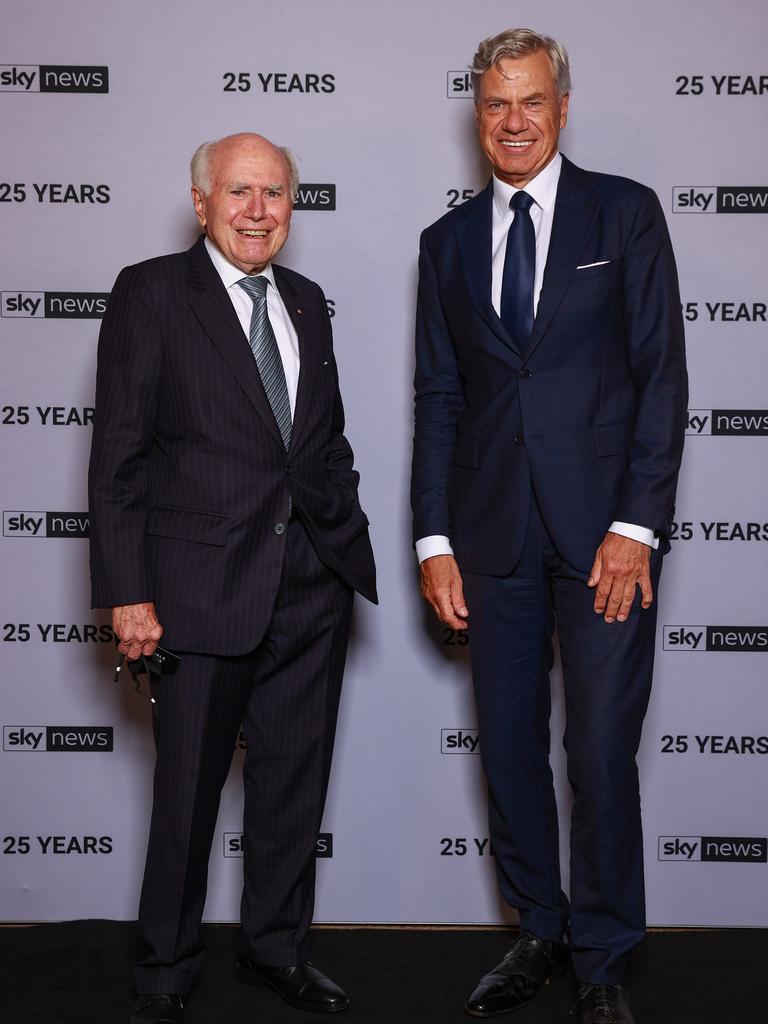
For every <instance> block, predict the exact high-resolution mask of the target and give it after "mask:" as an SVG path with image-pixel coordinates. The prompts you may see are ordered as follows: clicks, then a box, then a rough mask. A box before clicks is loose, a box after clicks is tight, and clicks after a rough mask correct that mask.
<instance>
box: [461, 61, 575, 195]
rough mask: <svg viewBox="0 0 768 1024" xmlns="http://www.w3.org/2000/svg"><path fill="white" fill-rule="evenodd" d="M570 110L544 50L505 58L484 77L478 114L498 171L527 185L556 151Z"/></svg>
mask: <svg viewBox="0 0 768 1024" xmlns="http://www.w3.org/2000/svg"><path fill="white" fill-rule="evenodd" d="M567 116H568V96H567V95H565V96H562V97H561V96H560V95H559V93H558V90H557V83H556V82H555V76H554V73H553V71H552V64H551V62H550V59H549V57H548V55H547V53H546V51H545V50H537V51H536V52H535V53H529V54H527V55H526V56H524V57H517V58H515V59H511V58H502V59H501V60H500V61H498V62H497V63H496V64H494V65H493V67H491V68H490V69H489V70H488V71H486V72H485V74H484V75H483V76H482V78H481V79H480V84H479V88H478V93H477V98H476V105H475V118H476V120H477V128H478V132H479V133H480V144H481V145H482V147H483V149H484V150H485V152H486V155H487V156H488V159H489V160H490V161H491V163H492V164H493V170H494V173H495V174H496V176H497V177H498V178H501V180H502V181H506V182H507V183H508V184H510V185H514V187H515V188H524V187H525V186H526V185H527V184H528V182H529V181H530V180H531V179H532V178H535V177H536V175H537V174H538V173H539V171H542V170H544V168H545V167H546V166H547V164H548V163H549V162H550V160H551V159H552V157H553V156H554V155H555V153H556V152H557V139H558V136H559V135H560V129H561V128H565V123H566V120H567Z"/></svg>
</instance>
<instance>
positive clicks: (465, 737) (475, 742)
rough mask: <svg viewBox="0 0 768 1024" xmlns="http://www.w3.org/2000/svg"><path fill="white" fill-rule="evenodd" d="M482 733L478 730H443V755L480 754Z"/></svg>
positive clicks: (441, 749) (441, 733)
mask: <svg viewBox="0 0 768 1024" xmlns="http://www.w3.org/2000/svg"><path fill="white" fill-rule="evenodd" d="M479 744H480V733H479V732H478V731H477V729H441V730H440V753H441V754H479V753H480V751H479V750H478V746H479Z"/></svg>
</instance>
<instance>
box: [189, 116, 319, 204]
mask: <svg viewBox="0 0 768 1024" xmlns="http://www.w3.org/2000/svg"><path fill="white" fill-rule="evenodd" d="M239 147H244V148H245V149H248V148H249V147H255V148H256V149H259V148H260V147H264V148H263V150H262V152H267V151H268V150H273V151H274V152H276V153H279V154H280V156H281V157H282V158H283V160H284V161H285V163H286V166H287V168H288V176H289V181H290V189H291V194H292V195H293V196H295V195H296V192H297V191H298V188H299V174H298V170H297V168H296V161H295V160H294V158H293V154H292V153H291V151H290V149H286V147H285V146H276V145H275V144H274V143H272V142H270V141H269V139H266V138H265V137H264V136H263V135H258V134H257V133H256V132H237V133H236V134H235V135H225V136H224V138H222V139H217V140H216V141H215V142H204V143H203V144H202V145H201V146H198V147H197V149H196V150H195V152H194V155H193V157H192V164H191V172H192V184H193V185H194V186H196V187H197V188H198V189H200V191H201V192H205V193H207V192H208V191H209V190H210V188H211V165H212V162H213V160H214V158H215V156H216V154H218V155H219V156H221V155H223V154H226V152H227V150H229V151H230V152H234V151H236V150H237V149H238V148H239Z"/></svg>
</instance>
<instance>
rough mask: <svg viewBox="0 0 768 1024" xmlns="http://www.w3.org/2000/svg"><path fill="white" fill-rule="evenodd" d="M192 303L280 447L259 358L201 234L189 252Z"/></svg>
mask: <svg viewBox="0 0 768 1024" xmlns="http://www.w3.org/2000/svg"><path fill="white" fill-rule="evenodd" d="M187 258H188V261H189V276H188V284H189V289H190V299H189V302H190V306H191V307H192V310H193V312H194V314H195V316H196V317H197V319H198V321H199V323H200V326H201V327H202V328H203V330H204V331H205V333H206V334H207V335H208V337H209V338H210V339H211V342H212V343H213V344H214V345H215V346H216V348H217V349H218V351H219V353H220V354H221V356H222V358H223V359H224V361H225V362H226V364H227V365H228V366H229V368H230V370H231V371H232V374H233V376H234V378H235V380H236V381H237V383H238V384H239V385H240V387H241V388H242V389H243V391H244V392H245V394H246V396H247V397H248V399H249V400H250V401H251V403H252V404H253V406H254V407H255V409H256V411H257V412H258V414H259V416H260V417H261V418H262V420H263V421H264V423H265V425H266V426H267V427H268V429H269V431H270V433H271V434H272V435H273V436H274V438H275V440H276V441H277V443H278V444H279V445H280V447H281V448H282V447H283V439H282V437H281V436H280V429H279V427H278V425H277V421H276V420H275V414H274V413H273V412H272V407H271V406H270V404H269V400H268V398H267V396H266V392H265V391H264V385H263V384H262V383H261V377H260V376H259V371H258V367H257V366H256V360H255V359H254V358H253V353H252V352H251V349H250V346H249V344H248V339H247V338H246V337H245V334H244V333H243V328H242V327H241V326H240V321H239V320H238V319H237V314H236V313H235V310H234V307H233V305H232V303H231V301H230V299H229V296H228V295H227V291H226V288H225V287H224V285H223V284H222V282H221V278H220V277H219V275H218V274H217V273H216V269H215V267H214V266H213V264H212V263H211V260H210V257H209V256H208V253H207V252H206V249H205V245H204V243H203V239H202V238H200V239H198V241H197V242H196V243H195V244H194V245H193V246H192V248H191V249H190V250H189V251H188V252H187Z"/></svg>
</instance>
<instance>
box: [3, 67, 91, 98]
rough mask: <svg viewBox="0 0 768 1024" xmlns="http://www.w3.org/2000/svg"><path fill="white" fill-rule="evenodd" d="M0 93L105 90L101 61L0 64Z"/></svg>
mask: <svg viewBox="0 0 768 1024" xmlns="http://www.w3.org/2000/svg"><path fill="white" fill-rule="evenodd" d="M0 92H109V68H108V67H105V66H104V65H103V64H0Z"/></svg>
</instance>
